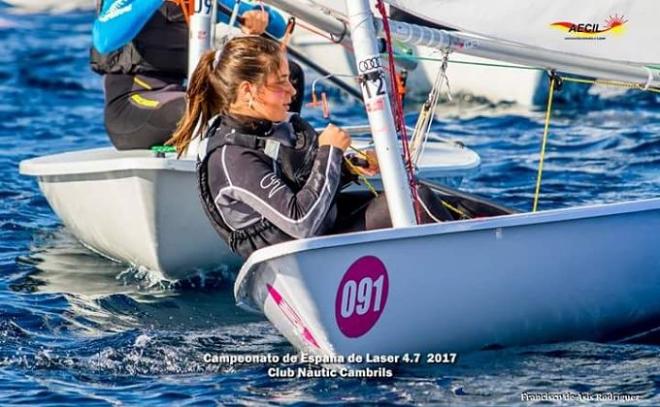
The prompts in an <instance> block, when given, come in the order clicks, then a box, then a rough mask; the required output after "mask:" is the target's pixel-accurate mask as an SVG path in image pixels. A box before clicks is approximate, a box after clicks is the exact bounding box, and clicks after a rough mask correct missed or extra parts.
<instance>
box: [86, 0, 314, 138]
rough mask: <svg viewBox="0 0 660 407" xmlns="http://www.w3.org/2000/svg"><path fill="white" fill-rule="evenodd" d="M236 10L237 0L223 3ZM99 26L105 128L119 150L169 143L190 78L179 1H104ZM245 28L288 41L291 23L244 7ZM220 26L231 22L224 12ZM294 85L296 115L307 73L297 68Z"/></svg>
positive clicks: (94, 61) (94, 59) (94, 56)
mask: <svg viewBox="0 0 660 407" xmlns="http://www.w3.org/2000/svg"><path fill="white" fill-rule="evenodd" d="M220 3H227V4H226V5H225V7H219V10H224V9H226V6H228V5H230V4H231V5H233V3H234V1H231V0H220ZM97 6H98V7H97V11H98V16H97V19H96V20H95V22H94V26H93V31H92V34H93V45H94V46H93V48H92V50H91V58H90V59H91V67H92V70H94V71H95V72H97V73H99V74H102V75H104V90H105V109H104V116H105V117H104V119H105V126H106V130H107V132H108V134H109V136H110V140H111V141H112V144H113V145H114V146H115V147H116V148H117V149H119V150H129V149H139V148H150V147H151V146H154V145H161V144H163V143H164V142H165V141H167V140H168V139H169V138H170V137H171V135H172V132H173V131H174V130H175V129H176V125H177V123H178V122H179V120H180V119H181V117H182V116H183V114H184V111H185V106H186V101H185V91H186V88H185V86H184V80H185V79H186V77H187V66H188V26H187V23H186V15H185V14H186V13H185V11H186V10H184V8H183V7H184V6H183V4H182V2H180V1H172V0H166V1H163V0H100V2H99V3H97ZM239 13H240V14H241V17H242V19H241V21H242V22H243V24H242V26H241V30H242V31H243V32H244V33H246V34H256V35H259V34H262V33H263V32H264V31H268V32H269V33H270V34H272V35H274V36H276V37H282V36H283V35H284V31H285V27H286V23H285V22H284V19H283V17H282V16H281V15H280V14H279V13H277V12H276V11H275V10H272V9H267V8H266V9H264V11H263V12H262V10H261V8H260V6H258V5H253V4H249V3H243V4H241V11H240V12H239ZM218 20H219V21H221V22H227V21H228V20H229V16H228V15H226V14H223V13H219V18H218ZM291 77H292V83H293V84H294V86H295V87H296V88H297V89H298V94H299V95H300V96H299V98H298V99H297V100H295V101H294V102H293V103H292V106H291V109H292V111H299V110H300V108H301V106H302V94H303V90H304V83H303V80H304V79H303V74H302V70H301V69H300V67H299V66H298V65H296V64H291Z"/></svg>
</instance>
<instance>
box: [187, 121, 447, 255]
mask: <svg viewBox="0 0 660 407" xmlns="http://www.w3.org/2000/svg"><path fill="white" fill-rule="evenodd" d="M197 170H198V171H197V172H198V180H199V189H200V195H201V198H202V201H203V203H204V208H205V210H206V213H207V215H208V216H209V217H210V219H211V221H212V223H213V225H214V227H215V228H216V230H217V231H218V233H219V234H220V235H221V236H222V237H223V239H224V240H225V241H226V242H227V243H228V244H229V246H230V248H231V249H232V250H233V251H234V252H236V253H238V254H240V255H241V256H243V257H245V258H247V257H248V256H249V255H250V254H251V253H252V252H253V251H255V250H257V249H260V248H263V247H266V246H270V245H273V244H275V243H281V242H285V241H288V240H292V239H296V238H305V237H312V236H320V235H325V234H331V233H342V232H352V231H359V230H367V229H377V228H384V227H390V226H391V221H390V217H389V211H388V209H387V203H386V200H385V194H381V195H380V196H379V197H378V198H374V199H372V197H370V196H369V195H366V197H367V199H364V196H365V195H364V194H363V195H361V196H356V195H351V194H339V190H340V189H341V187H342V186H344V185H345V184H347V183H349V182H351V181H353V180H355V177H354V176H353V175H351V174H349V173H348V171H347V170H346V168H345V167H344V165H343V152H342V151H341V150H340V149H338V148H336V147H331V146H327V145H325V146H321V147H319V146H318V141H317V134H316V132H315V131H314V129H313V128H312V127H311V126H310V125H309V124H308V123H307V122H305V121H304V120H303V119H301V118H300V117H299V116H297V115H294V116H292V118H291V119H290V121H289V122H287V123H279V124H273V123H272V122H268V121H247V120H238V119H236V118H231V117H216V118H215V119H214V120H213V121H212V123H211V125H210V127H209V130H208V132H207V137H206V138H205V139H204V140H203V141H202V144H201V146H200V161H199V163H198V168H197ZM420 195H421V196H422V199H423V200H424V201H425V202H427V204H426V207H428V208H430V209H431V213H433V214H434V216H435V217H436V218H439V219H440V220H445V219H450V216H449V215H448V214H447V213H446V211H445V210H444V209H443V208H442V206H440V205H439V203H438V202H437V200H435V202H432V201H434V200H433V199H432V193H431V192H430V190H428V188H422V189H421V190H420ZM423 221H424V222H425V223H430V222H433V219H432V218H431V217H430V216H428V215H425V216H424V217H423Z"/></svg>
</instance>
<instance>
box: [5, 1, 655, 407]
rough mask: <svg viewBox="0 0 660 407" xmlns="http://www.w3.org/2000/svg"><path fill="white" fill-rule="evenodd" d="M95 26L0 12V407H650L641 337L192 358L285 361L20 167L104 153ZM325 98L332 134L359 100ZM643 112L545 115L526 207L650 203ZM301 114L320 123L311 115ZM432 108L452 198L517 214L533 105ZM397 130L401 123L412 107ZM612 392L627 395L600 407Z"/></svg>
mask: <svg viewBox="0 0 660 407" xmlns="http://www.w3.org/2000/svg"><path fill="white" fill-rule="evenodd" d="M92 18H93V16H92V14H91V13H89V12H77V13H69V14H58V15H49V14H30V15H16V14H13V13H10V12H9V11H8V9H7V8H5V7H2V6H1V5H0V179H1V180H2V181H1V184H0V405H3V406H4V405H13V404H16V405H53V406H55V405H98V406H107V405H145V406H148V405H154V406H161V405H185V406H193V405H194V406H198V405H199V406H202V405H216V404H233V403H239V404H254V405H260V404H290V403H300V402H310V403H320V404H337V403H345V402H350V403H357V404H362V403H378V404H381V403H392V404H402V405H403V404H419V403H429V404H434V405H465V406H475V405H514V404H522V405H527V404H529V401H528V400H529V399H527V400H523V397H524V394H525V393H526V394H528V395H529V394H531V393H535V394H536V393H539V394H540V393H544V392H545V393H571V394H578V393H592V394H600V395H601V397H602V398H601V399H600V401H594V402H595V403H597V404H600V403H601V402H602V403H604V404H609V405H619V404H625V405H648V406H651V405H660V394H659V393H660V346H658V345H659V344H660V341H658V340H657V338H653V335H650V336H649V337H647V338H644V340H640V341H637V342H632V343H614V344H613V343H609V344H600V343H590V342H574V343H559V344H553V345H546V346H535V347H527V348H516V349H504V350H491V351H483V352H476V353H473V354H468V355H461V356H460V359H459V361H458V363H456V364H454V365H441V366H433V365H426V364H420V365H417V366H411V367H405V368H402V369H400V370H397V371H396V372H395V375H394V377H393V378H389V379H333V378H318V379H275V378H270V377H269V376H268V368H269V367H270V366H268V365H265V364H247V365H238V366H232V367H228V366H226V365H220V364H209V363H205V362H204V355H205V354H207V353H223V354H231V355H241V354H268V353H270V354H273V355H278V356H284V355H285V354H290V353H294V349H293V348H292V347H291V346H290V345H289V344H288V342H287V341H286V340H285V339H284V338H283V337H282V336H281V335H280V334H279V333H278V332H277V331H276V330H275V329H274V328H273V327H272V326H271V325H270V324H269V323H268V322H267V321H266V320H264V319H263V318H261V317H259V316H255V315H252V314H247V313H245V312H243V311H241V310H240V309H238V308H237V307H235V306H234V302H233V295H232V286H231V283H230V282H228V281H224V280H221V279H218V280H217V281H205V282H204V284H202V281H197V282H194V281H193V282H188V283H187V284H165V283H164V282H158V281H154V280H153V279H152V278H151V276H150V275H145V273H141V272H140V271H139V270H136V269H133V268H130V267H128V266H126V265H121V264H116V263H113V262H111V261H109V260H106V259H104V258H102V257H100V256H98V255H96V254H94V253H92V252H91V251H89V250H87V249H86V248H84V247H83V246H82V245H80V244H79V243H78V242H77V241H76V240H75V239H74V238H73V236H72V235H71V234H70V233H69V232H68V231H67V230H66V229H65V228H64V227H63V226H62V224H61V223H60V221H59V220H58V218H57V217H56V216H55V214H54V213H53V212H52V210H51V209H50V207H49V206H48V203H47V202H46V200H45V199H44V198H43V196H42V195H41V193H40V191H39V188H38V186H37V183H36V181H35V180H34V179H33V178H30V177H26V176H21V175H19V173H18V165H19V162H20V161H21V160H24V159H27V158H31V157H36V156H41V155H45V154H50V153H56V152H62V151H70V150H79V149H85V148H92V147H101V146H107V145H109V142H108V140H107V137H106V135H105V133H104V128H103V123H102V107H103V95H102V90H101V82H100V78H99V77H98V76H96V75H94V74H93V73H92V72H91V71H90V70H89V68H88V47H89V45H90V24H91V21H92ZM308 83H311V81H308ZM336 98H338V96H333V98H332V100H333V107H332V114H333V119H334V120H335V121H336V122H338V123H339V124H350V123H357V122H360V123H361V122H363V121H364V120H365V116H364V113H363V111H362V110H361V109H360V107H359V105H357V104H355V103H352V102H351V101H350V100H337V99H336ZM658 106H660V98H659V97H658V95H657V94H644V93H640V92H626V93H624V94H619V95H616V96H609V97H603V96H592V97H591V98H590V100H589V101H587V102H586V103H584V104H582V105H579V106H561V107H558V109H557V110H556V111H555V112H554V115H553V123H552V127H551V136H550V140H549V145H548V152H547V161H546V164H545V171H544V182H543V189H542V198H541V201H540V208H542V209H544V208H545V209H547V208H560V207H566V206H571V205H580V204H587V203H597V202H614V201H621V200H629V199H641V198H651V197H657V196H658V195H659V194H660V109H659V108H658ZM459 112H460V115H459V114H458V113H459ZM304 113H305V114H306V115H307V116H308V117H312V118H313V120H314V121H315V123H316V124H319V125H320V124H323V120H322V118H321V115H320V111H318V110H311V108H310V109H306V111H305V112H304ZM439 114H440V117H439V119H438V120H437V122H436V123H435V124H434V127H433V130H434V134H437V135H442V136H445V137H450V138H453V139H457V140H461V141H462V142H464V143H465V144H466V145H468V146H469V147H470V148H472V149H474V150H476V151H477V152H478V153H479V154H480V155H481V157H482V161H483V164H482V167H481V170H480V171H479V172H477V173H475V174H472V175H470V176H469V177H467V178H465V179H464V181H463V185H462V187H463V188H464V189H465V190H467V191H470V192H475V193H479V194H481V195H483V196H486V197H489V198H492V199H494V200H496V201H498V202H501V203H503V204H505V205H509V206H512V207H515V208H518V209H521V210H529V209H530V208H531V201H532V196H533V191H534V183H535V179H536V168H537V165H538V157H539V148H540V138H541V134H542V129H543V117H544V112H543V111H542V109H540V110H539V111H527V110H524V109H520V108H516V107H515V106H513V107H512V106H506V105H504V106H502V105H495V106H494V105H489V104H470V105H466V106H461V107H457V106H447V107H446V108H443V107H441V108H440V109H439ZM407 118H408V120H409V121H410V122H411V123H414V120H415V114H414V112H412V111H411V113H410V114H409V115H408V117H407ZM614 233H616V232H614ZM622 238H624V239H625V236H622ZM650 238H652V239H657V237H656V236H651V237H650ZM477 250H478V248H477ZM608 394H609V395H610V396H611V397H610V398H609V399H608V398H607V397H608ZM617 394H618V395H630V396H634V397H635V400H633V401H621V400H619V401H614V399H613V397H614V395H617ZM536 403H541V402H540V401H536ZM546 403H550V404H564V405H572V404H575V401H573V402H571V401H566V400H564V401H559V400H554V401H549V402H546Z"/></svg>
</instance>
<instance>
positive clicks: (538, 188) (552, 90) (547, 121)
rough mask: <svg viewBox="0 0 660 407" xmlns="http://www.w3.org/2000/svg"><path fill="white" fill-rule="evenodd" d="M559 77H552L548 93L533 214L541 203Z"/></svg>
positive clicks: (553, 75) (552, 74)
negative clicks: (551, 119)
mask: <svg viewBox="0 0 660 407" xmlns="http://www.w3.org/2000/svg"><path fill="white" fill-rule="evenodd" d="M556 80H557V76H556V74H555V73H554V72H552V73H551V75H550V90H549V91H548V107H547V109H546V111H545V127H544V129H543V141H542V142H541V157H540V160H539V169H538V174H537V176H536V191H535V192H534V205H533V206H532V212H536V208H537V207H538V203H539V194H540V192H541V175H542V174H543V162H544V160H545V146H546V144H547V141H548V129H549V128H550V116H551V114H552V97H553V95H554V93H555V81H556Z"/></svg>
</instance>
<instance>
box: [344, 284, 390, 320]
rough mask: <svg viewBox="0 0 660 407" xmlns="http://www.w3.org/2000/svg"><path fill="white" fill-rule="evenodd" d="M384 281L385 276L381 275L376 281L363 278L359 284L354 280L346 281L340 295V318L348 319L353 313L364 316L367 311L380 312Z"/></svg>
mask: <svg viewBox="0 0 660 407" xmlns="http://www.w3.org/2000/svg"><path fill="white" fill-rule="evenodd" d="M384 280H385V276H382V275H381V276H380V277H378V278H377V279H376V281H374V280H373V279H372V278H371V277H364V278H363V279H362V280H360V282H359V283H358V282H356V281H355V280H348V281H347V282H346V283H345V284H344V289H343V290H342V294H341V307H340V313H341V316H342V317H343V318H349V317H351V316H352V315H353V314H354V313H356V314H358V315H364V314H366V313H367V312H369V310H371V311H373V312H380V310H381V307H382V300H383V282H384Z"/></svg>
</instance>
